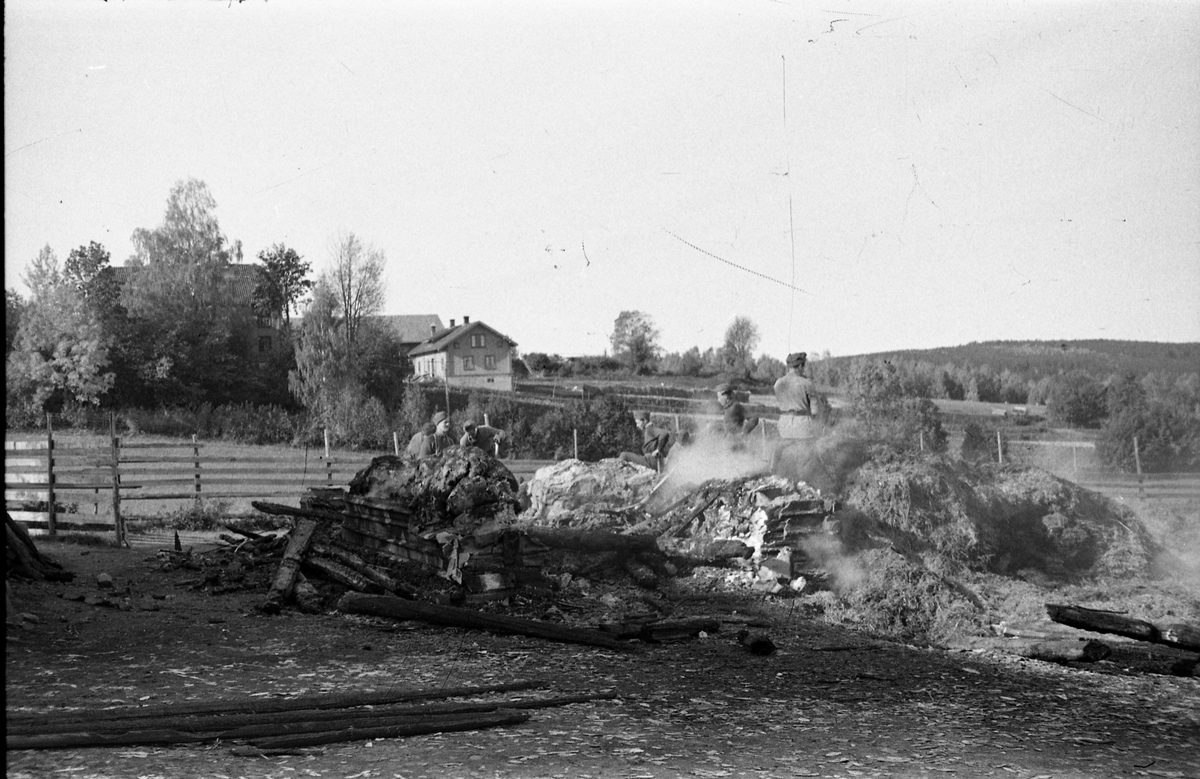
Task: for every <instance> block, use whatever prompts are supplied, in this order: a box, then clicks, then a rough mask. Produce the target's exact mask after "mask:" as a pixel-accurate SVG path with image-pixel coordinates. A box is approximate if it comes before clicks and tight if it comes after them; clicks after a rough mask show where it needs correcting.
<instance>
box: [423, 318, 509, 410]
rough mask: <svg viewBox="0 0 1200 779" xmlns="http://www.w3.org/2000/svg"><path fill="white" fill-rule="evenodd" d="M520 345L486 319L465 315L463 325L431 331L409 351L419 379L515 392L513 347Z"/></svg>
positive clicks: (452, 323)
mask: <svg viewBox="0 0 1200 779" xmlns="http://www.w3.org/2000/svg"><path fill="white" fill-rule="evenodd" d="M516 345H517V344H516V342H515V341H513V340H512V339H511V338H509V337H508V336H506V335H504V334H503V333H501V332H499V331H497V330H495V329H493V328H491V327H488V326H487V325H485V324H484V323H483V322H472V321H471V319H470V317H463V321H462V324H461V325H455V323H454V320H453V319H451V320H450V327H449V328H447V329H445V330H438V331H436V332H432V333H430V336H429V338H428V339H427V340H426V341H425V342H423V343H421V344H420V345H418V346H417V347H416V348H414V349H413V350H412V351H410V352H409V353H408V359H409V360H410V361H411V362H412V365H413V373H414V375H415V376H416V378H417V379H427V380H438V381H442V380H445V381H447V382H448V383H450V384H453V385H454V386H457V387H480V388H483V389H494V390H503V391H505V392H511V391H512V388H513V362H512V352H513V347H515V346H516Z"/></svg>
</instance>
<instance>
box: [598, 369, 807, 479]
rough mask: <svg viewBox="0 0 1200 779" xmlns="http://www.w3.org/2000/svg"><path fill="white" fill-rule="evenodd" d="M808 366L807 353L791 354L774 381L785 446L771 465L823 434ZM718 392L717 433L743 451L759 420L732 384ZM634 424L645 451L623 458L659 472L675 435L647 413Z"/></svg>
mask: <svg viewBox="0 0 1200 779" xmlns="http://www.w3.org/2000/svg"><path fill="white" fill-rule="evenodd" d="M807 363H808V355H807V353H805V352H793V353H792V354H789V355H788V356H787V369H788V371H787V373H786V374H784V375H783V376H781V377H780V378H779V379H778V380H776V382H775V386H774V390H775V400H776V402H777V403H778V404H779V437H780V438H781V439H783V441H784V443H782V444H781V445H780V446H779V447H777V448H776V450H775V454H774V456H773V457H772V465H774V463H775V462H776V461H777V460H778V457H779V453H780V452H781V451H782V450H783V449H784V448H786V447H787V446H790V445H791V444H794V443H796V442H797V441H803V440H808V439H812V438H816V437H817V436H818V435H819V433H820V428H819V426H818V424H817V418H816V414H817V409H818V407H819V404H818V402H817V391H816V385H814V384H813V382H812V380H811V379H809V378H808V377H807V376H805V375H804V369H805V366H806V364H807ZM716 393H717V405H718V407H719V408H720V410H721V420H720V422H718V423H717V424H716V425H715V428H714V429H715V432H717V433H719V434H721V435H722V436H724V437H725V438H726V439H728V440H729V442H730V448H731V449H732V450H734V451H740V450H742V449H744V448H745V442H744V439H745V438H746V436H748V435H750V433H751V432H753V431H754V430H755V429H757V428H758V424H759V419H758V417H748V416H746V409H745V407H744V406H743V405H742V404H741V403H739V402H738V401H737V400H736V399H735V398H734V393H733V388H732V387H731V386H730V385H728V384H719V385H717V387H716ZM634 422H635V423H636V424H637V426H638V429H639V430H640V431H641V432H642V450H641V451H640V452H621V454H620V459H622V460H625V461H626V462H633V463H637V464H638V465H642V466H645V467H647V468H653V469H655V470H658V471H661V470H663V468H664V467H665V464H666V458H667V455H668V454H669V453H670V450H671V447H672V446H673V445H674V443H675V436H674V435H673V434H672V433H671V432H670V431H668V430H666V429H665V428H662V427H659V426H658V425H655V424H653V423H652V422H651V421H650V413H649V412H647V411H639V412H637V413H636V414H635V416H634Z"/></svg>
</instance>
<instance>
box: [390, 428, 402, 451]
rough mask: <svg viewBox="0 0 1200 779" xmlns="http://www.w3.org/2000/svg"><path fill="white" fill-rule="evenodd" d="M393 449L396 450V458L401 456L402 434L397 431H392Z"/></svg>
mask: <svg viewBox="0 0 1200 779" xmlns="http://www.w3.org/2000/svg"><path fill="white" fill-rule="evenodd" d="M392 449H394V450H395V452H396V456H397V457H399V456H400V434H399V433H397V432H396V431H395V430H393V431H392Z"/></svg>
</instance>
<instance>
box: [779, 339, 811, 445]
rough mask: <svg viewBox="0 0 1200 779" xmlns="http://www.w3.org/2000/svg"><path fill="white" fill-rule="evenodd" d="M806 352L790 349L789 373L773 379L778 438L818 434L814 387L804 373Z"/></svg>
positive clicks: (807, 436) (794, 437) (805, 437)
mask: <svg viewBox="0 0 1200 779" xmlns="http://www.w3.org/2000/svg"><path fill="white" fill-rule="evenodd" d="M807 362H808V355H807V354H805V353H804V352H793V353H792V354H789V355H788V356H787V366H788V372H787V373H786V374H784V375H783V376H781V377H780V378H779V379H778V380H777V381H776V382H775V400H776V401H777V402H778V403H779V437H780V438H787V439H793V440H796V439H808V438H816V437H817V434H818V432H819V431H818V429H817V422H816V415H815V413H814V409H813V406H814V404H815V403H816V402H817V397H818V396H817V388H816V385H815V384H813V383H812V380H811V379H809V378H808V377H807V376H805V375H804V366H805V364H806V363H807Z"/></svg>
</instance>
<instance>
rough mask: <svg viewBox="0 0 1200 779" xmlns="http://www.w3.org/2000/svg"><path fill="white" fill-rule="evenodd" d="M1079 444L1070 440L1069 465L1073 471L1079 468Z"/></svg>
mask: <svg viewBox="0 0 1200 779" xmlns="http://www.w3.org/2000/svg"><path fill="white" fill-rule="evenodd" d="M1078 453H1079V444H1077V443H1075V442H1074V441H1072V442H1071V465H1072V467H1073V469H1074V470H1075V471H1078V470H1079V454H1078Z"/></svg>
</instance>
